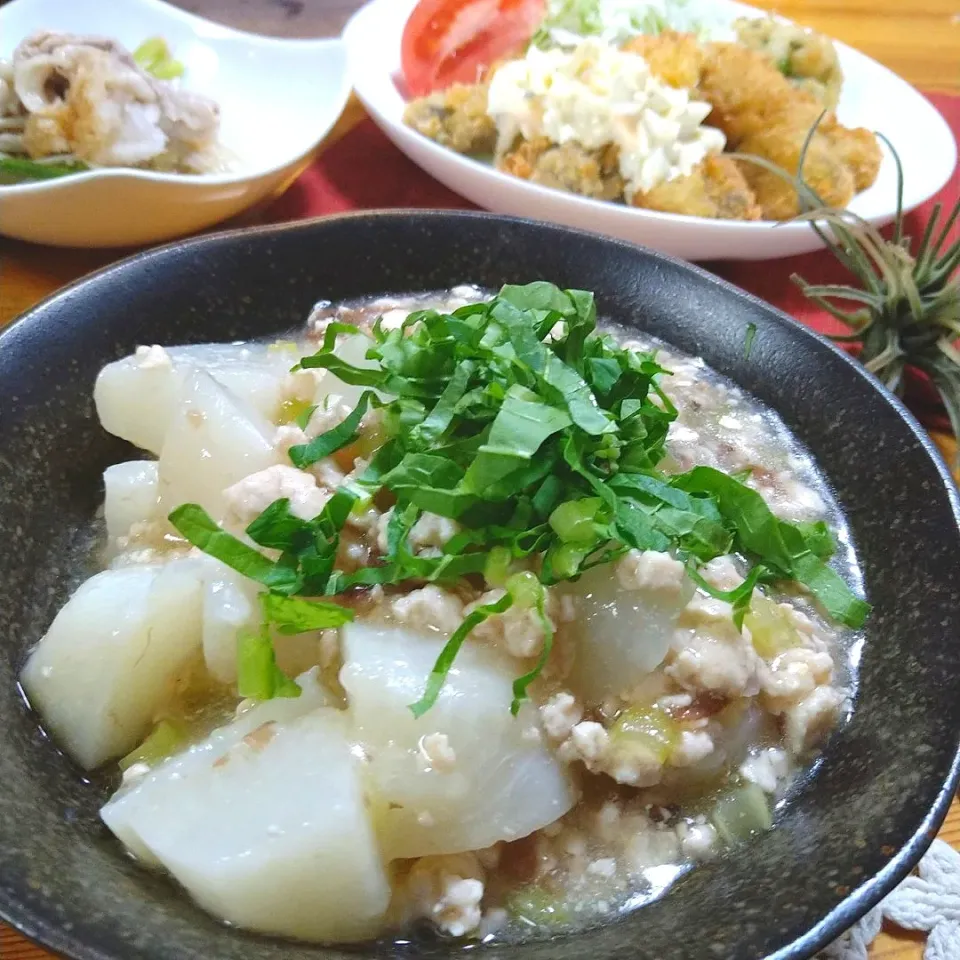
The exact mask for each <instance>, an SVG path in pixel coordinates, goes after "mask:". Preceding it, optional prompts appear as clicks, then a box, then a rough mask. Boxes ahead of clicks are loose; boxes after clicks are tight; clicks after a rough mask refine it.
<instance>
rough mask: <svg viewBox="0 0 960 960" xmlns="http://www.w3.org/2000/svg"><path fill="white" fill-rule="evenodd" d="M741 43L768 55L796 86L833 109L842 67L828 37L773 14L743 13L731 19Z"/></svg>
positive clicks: (838, 94) (838, 97)
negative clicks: (771, 15)
mask: <svg viewBox="0 0 960 960" xmlns="http://www.w3.org/2000/svg"><path fill="white" fill-rule="evenodd" d="M734 27H735V28H736V31H737V38H738V39H739V41H740V43H742V44H744V45H745V46H748V47H750V48H751V49H753V50H757V51H758V52H760V53H762V54H765V55H766V56H767V57H769V58H770V59H771V60H772V61H773V63H774V65H775V66H776V67H777V69H778V70H779V71H780V72H781V73H782V74H783V75H784V76H785V77H787V79H788V80H789V81H790V82H791V83H792V84H793V85H794V86H797V87H801V88H802V89H804V90H807V91H808V92H810V93H812V94H813V95H814V96H815V97H816V98H817V99H818V100H819V101H820V102H821V103H822V104H823V105H824V106H826V107H829V108H830V109H833V108H834V107H836V105H837V102H838V101H839V99H840V90H841V88H842V87H843V70H842V69H841V67H840V59H839V58H838V56H837V51H836V48H835V47H834V45H833V41H832V40H831V39H830V38H829V37H825V36H824V35H823V34H822V33H816V32H815V31H813V30H807V29H805V28H804V27H800V26H797V24H795V23H783V22H781V21H779V20H775V19H774V18H773V17H744V18H742V19H740V20H737V21H736V22H735V23H734Z"/></svg>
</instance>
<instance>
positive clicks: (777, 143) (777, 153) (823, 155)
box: [739, 124, 856, 220]
mask: <svg viewBox="0 0 960 960" xmlns="http://www.w3.org/2000/svg"><path fill="white" fill-rule="evenodd" d="M806 137H807V130H805V129H804V128H802V127H790V126H788V125H786V124H780V125H779V126H775V127H771V128H770V129H769V130H762V131H759V132H757V133H752V134H751V135H750V136H748V137H745V138H744V139H743V141H741V143H740V148H739V149H740V152H741V153H752V154H755V155H757V156H759V157H764V158H766V159H767V160H770V161H771V162H772V163H775V164H777V166H779V167H782V168H783V169H784V170H786V171H787V172H788V173H796V172H797V170H798V169H799V166H800V152H801V150H802V149H803V144H804V141H805V140H806ZM739 164H740V169H741V170H742V171H743V175H744V176H745V177H746V178H747V183H749V184H750V187H751V188H752V189H753V192H754V193H755V194H756V196H757V202H758V203H759V204H760V206H761V207H762V209H763V216H764V219H766V220H789V219H790V217H795V216H796V215H797V214H798V213H799V212H800V203H799V198H798V196H797V191H796V188H795V187H794V185H793V184H792V183H790V182H789V181H788V180H786V179H784V178H783V177H780V176H777V174H775V173H771V172H770V171H769V170H766V169H764V168H763V167H761V166H759V165H758V164H755V163H751V162H750V161H749V160H741V161H739ZM803 179H804V181H805V182H806V183H807V184H809V186H810V187H812V188H813V189H814V190H815V191H816V192H817V194H818V195H819V196H820V198H821V199H822V200H823V201H824V203H826V204H828V205H829V206H835V207H845V206H846V205H847V204H848V203H849V202H850V201H851V200H852V199H853V196H854V193H855V192H856V190H855V186H854V178H853V172H852V171H851V169H850V168H849V167H848V166H847V165H846V163H844V159H843V156H842V154H841V153H840V152H839V151H837V150H835V149H834V148H833V146H832V144H831V142H830V140H829V139H828V138H827V137H826V136H825V135H824V134H821V133H817V134H815V135H814V137H813V138H812V140H811V141H810V146H809V148H808V150H807V155H806V158H805V160H804V164H803Z"/></svg>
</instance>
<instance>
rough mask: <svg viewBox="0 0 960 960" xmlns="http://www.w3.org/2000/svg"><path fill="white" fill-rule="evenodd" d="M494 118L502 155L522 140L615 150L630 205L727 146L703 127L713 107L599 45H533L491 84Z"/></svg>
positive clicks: (634, 58)
mask: <svg viewBox="0 0 960 960" xmlns="http://www.w3.org/2000/svg"><path fill="white" fill-rule="evenodd" d="M487 112H488V113H489V114H490V116H491V117H492V118H493V119H494V121H495V122H496V124H497V129H498V133H499V141H500V142H499V145H498V152H502V151H504V150H507V149H509V147H510V144H511V143H512V142H513V140H514V139H515V138H516V137H517V135H522V136H523V137H524V138H525V139H527V140H533V139H535V138H536V137H546V138H547V139H549V140H551V141H552V142H553V143H557V144H563V143H567V142H569V141H576V142H577V143H580V144H581V145H582V146H584V147H586V148H587V149H588V150H598V149H600V148H601V147H604V146H606V145H608V144H616V145H617V146H618V147H619V148H620V159H619V163H620V173H621V174H622V176H623V178H624V181H625V182H626V185H627V186H626V195H627V199H630V198H631V197H632V196H633V194H634V193H636V192H638V191H639V192H642V193H645V192H646V191H648V190H651V189H653V187H655V186H656V185H657V184H659V183H662V182H664V181H666V180H673V179H674V178H676V177H681V176H686V175H688V174H689V173H691V172H692V170H693V168H694V167H695V166H696V165H697V164H698V163H700V161H701V160H703V159H704V157H706V156H707V155H708V154H712V153H720V152H721V151H722V150H723V147H724V144H725V142H726V141H725V138H724V136H723V134H722V133H721V132H720V131H719V130H717V129H715V128H714V127H707V126H703V121H704V120H705V119H706V117H707V114H708V113H709V112H710V104H708V103H704V102H702V101H699V100H692V99H691V98H690V93H689V91H687V90H677V89H675V88H673V87H670V86H668V85H667V84H665V83H663V82H662V81H660V80H658V79H657V78H656V77H654V76H653V75H652V74H651V72H650V68H649V66H648V65H647V62H646V61H645V60H644V59H643V57H640V56H638V55H637V54H635V53H627V52H624V51H622V50H619V49H617V48H616V47H612V46H609V45H607V44H605V43H603V42H602V41H601V40H597V39H593V38H590V39H586V40H584V41H583V42H582V43H580V44H578V45H577V46H576V47H574V48H573V49H569V50H565V49H556V48H555V49H551V50H541V49H539V48H537V47H535V46H531V47H530V49H529V50H528V51H527V54H526V56H525V57H523V58H522V59H519V60H512V61H509V62H508V63H505V64H503V66H501V67H500V68H499V69H497V71H496V72H495V73H494V75H493V78H492V80H491V81H490V91H489V95H488V100H487Z"/></svg>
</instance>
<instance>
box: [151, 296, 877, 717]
mask: <svg viewBox="0 0 960 960" xmlns="http://www.w3.org/2000/svg"><path fill="white" fill-rule="evenodd" d="M357 334H361V335H362V331H360V330H359V329H357V328H356V327H354V326H351V325H349V324H344V323H332V324H330V326H329V327H328V328H327V330H326V333H325V336H324V341H323V344H322V346H321V347H320V349H319V350H318V351H317V352H316V353H315V354H313V355H311V356H307V357H303V358H302V359H301V361H300V363H299V364H298V366H297V367H296V368H295V369H299V368H313V369H324V370H328V371H329V372H330V373H331V374H333V375H335V376H336V377H338V378H340V379H341V380H342V381H344V382H345V383H348V384H352V385H355V386H361V387H365V388H367V389H366V390H365V391H364V393H363V395H362V397H361V399H360V401H359V403H358V405H357V407H356V408H355V410H354V411H353V412H352V413H351V414H350V415H349V416H348V417H347V418H346V419H345V420H344V421H343V422H342V423H341V424H340V425H339V426H337V427H335V428H334V429H332V430H330V431H328V432H326V433H324V434H321V435H320V436H318V437H317V438H316V439H314V440H312V441H311V442H310V443H309V444H306V445H302V446H300V447H294V448H293V449H292V450H291V451H290V457H291V460H292V461H293V463H294V464H295V465H296V466H298V467H300V468H306V467H308V466H310V465H311V464H312V463H315V462H317V461H318V460H320V459H322V458H324V457H327V456H329V455H330V454H331V453H334V452H336V451H337V450H339V449H341V448H343V447H345V446H348V445H349V444H351V443H353V442H354V441H355V440H356V439H357V437H358V430H359V424H360V419H361V417H362V416H363V414H364V412H365V411H366V410H367V409H369V408H371V407H374V408H379V409H380V410H381V416H382V419H383V425H384V429H385V431H386V435H387V439H386V441H385V442H384V443H383V444H382V446H380V447H379V449H378V450H377V451H376V452H375V454H374V455H373V458H372V460H371V461H370V463H369V465H368V466H367V467H366V469H365V470H363V472H362V473H360V474H359V475H358V476H355V477H353V478H352V479H351V480H350V481H349V483H347V484H345V485H344V486H342V487H341V488H340V489H339V490H338V491H337V492H336V493H335V494H334V496H333V497H332V498H331V499H330V500H329V501H328V502H327V504H326V505H325V506H324V509H323V511H322V512H321V513H320V514H319V515H318V516H317V517H315V518H314V519H312V520H309V521H307V520H302V519H300V518H299V517H297V516H295V515H294V514H293V513H292V512H291V511H290V504H289V501H288V500H277V501H276V502H275V503H273V504H271V505H270V506H269V507H267V509H266V510H265V511H264V512H263V513H262V514H261V515H260V516H259V517H257V518H256V519H255V520H254V521H253V522H252V523H251V524H250V526H249V527H247V530H246V533H247V535H248V536H249V537H250V539H251V540H252V541H253V542H254V543H255V544H257V545H258V546H260V547H263V548H267V549H270V550H274V551H280V554H279V557H278V559H275V560H274V559H270V558H269V557H268V556H266V555H265V554H263V553H261V552H260V551H259V550H257V549H255V548H254V547H251V546H248V545H247V544H246V543H243V542H241V541H240V540H238V539H237V538H235V537H233V536H232V535H231V534H229V533H228V532H226V531H224V530H222V529H221V528H220V527H218V526H217V524H215V523H214V522H213V520H211V519H210V517H209V516H208V515H207V514H206V513H205V512H204V511H203V509H202V508H201V507H200V506H198V505H196V504H186V505H184V506H181V507H179V508H178V509H176V510H174V511H173V513H171V514H170V520H171V522H172V523H173V525H174V526H175V527H176V528H177V530H178V531H179V532H180V533H181V534H182V535H183V536H184V537H185V538H186V539H187V540H188V541H190V542H191V543H192V544H194V545H195V546H197V547H199V548H200V549H201V550H203V551H205V552H206V553H208V554H210V555H211V556H214V557H216V558H217V559H219V560H220V561H222V562H223V563H225V564H227V565H228V566H230V567H232V568H233V569H234V570H236V571H238V572H239V573H241V574H243V575H244V576H247V577H250V578H251V579H253V580H256V581H257V582H259V583H261V584H263V585H264V586H265V587H267V591H268V592H267V593H266V594H264V600H263V614H264V626H263V629H262V630H261V632H260V633H259V634H257V635H256V636H254V637H252V638H241V640H240V644H241V648H240V649H241V665H242V666H243V668H244V669H242V670H241V687H242V689H241V691H240V692H241V694H244V695H260V696H263V697H269V696H296V695H297V693H298V692H299V690H298V689H297V688H296V685H295V684H293V683H290V682H289V681H288V682H286V683H285V682H284V680H286V678H284V677H283V676H282V674H280V671H279V670H278V669H277V667H276V661H275V659H274V658H273V656H272V650H271V649H269V647H268V642H269V630H270V629H271V628H274V629H277V630H279V631H280V632H283V633H287V632H301V631H305V630H313V629H320V628H323V627H335V626H338V625H340V624H342V623H344V622H346V621H348V620H350V619H351V618H352V612H351V611H350V610H348V609H346V608H345V607H341V606H340V605H338V604H336V603H335V602H331V601H330V600H329V599H318V598H323V597H326V598H331V597H336V596H338V595H340V594H343V593H345V592H346V591H349V590H351V589H354V588H361V587H370V586H373V585H376V584H381V585H384V586H390V585H399V584H403V585H410V584H416V583H431V582H438V581H440V582H447V583H450V582H456V581H457V580H460V579H461V578H464V577H470V578H474V580H475V581H479V580H480V578H483V581H484V582H485V583H486V585H487V586H489V587H503V588H504V589H505V593H504V595H503V597H502V598H501V599H500V600H498V601H496V602H495V603H491V604H488V605H486V606H481V607H479V608H478V609H476V610H475V611H474V612H473V613H471V614H470V615H469V616H468V617H467V618H466V619H465V620H464V621H463V623H462V624H461V626H460V627H459V629H458V630H457V631H456V632H455V633H454V634H453V636H452V637H451V638H450V640H449V641H448V643H447V644H446V647H445V648H444V650H443V652H442V653H441V655H440V657H439V658H438V660H437V662H436V664H435V666H434V669H433V671H432V673H431V674H430V677H429V678H428V679H427V682H426V687H425V691H424V694H423V696H422V698H421V699H420V700H419V701H418V702H417V703H416V704H413V705H412V706H411V709H412V710H413V712H414V714H415V715H417V716H420V715H421V714H423V713H424V712H426V711H427V710H429V709H430V707H431V706H432V705H433V704H434V703H435V701H436V698H437V696H438V695H439V693H440V690H441V689H442V687H443V683H444V680H445V678H446V675H447V672H448V671H449V669H450V667H451V665H452V663H453V662H454V660H455V658H456V655H457V651H458V650H459V648H460V646H461V645H462V644H463V642H464V640H465V639H466V637H467V636H468V634H469V633H470V631H471V630H473V629H474V627H476V626H477V624H479V623H482V622H483V621H484V620H485V619H486V618H487V617H489V616H493V615H495V614H499V613H503V612H504V611H506V610H507V609H509V608H510V607H511V606H519V607H524V608H528V609H531V610H535V611H536V614H537V615H538V616H539V617H540V619H541V622H542V624H543V627H544V631H545V636H546V642H545V644H544V650H543V654H542V655H541V658H540V660H539V661H538V662H537V663H536V664H535V665H534V667H533V669H532V670H531V671H530V672H529V673H528V674H526V675H525V676H523V677H520V678H518V679H517V680H516V681H515V684H514V701H513V705H512V709H513V712H514V713H516V712H517V710H518V709H519V707H520V704H521V703H522V701H523V700H524V699H525V697H526V691H527V688H528V686H529V685H530V683H532V682H533V680H534V679H536V677H537V676H538V675H539V673H540V671H541V670H542V669H543V666H544V664H545V663H546V661H547V658H548V657H549V655H550V647H551V641H552V635H551V631H550V625H549V620H548V619H547V617H546V614H545V612H544V599H545V597H544V590H543V587H544V586H547V585H551V584H555V583H557V582H559V581H563V580H570V579H575V578H576V577H578V576H579V575H580V574H581V573H583V572H584V571H585V570H587V569H589V568H591V567H594V566H596V565H598V564H602V563H609V562H611V561H613V560H616V559H617V558H618V557H620V556H622V555H623V554H624V553H626V552H627V551H628V550H630V549H637V550H658V551H667V550H669V551H673V552H674V553H676V555H677V556H678V557H680V558H681V559H683V560H684V561H685V562H686V564H687V568H688V570H689V572H690V575H691V577H692V578H693V579H694V581H695V582H696V583H697V584H698V585H699V586H701V587H702V588H703V589H704V590H706V591H707V592H708V593H710V594H711V595H713V596H715V597H718V598H720V599H723V600H725V601H727V602H729V603H731V604H732V605H733V607H734V616H735V619H736V622H737V625H738V626H740V625H741V624H742V620H743V616H744V614H745V613H746V611H747V610H748V608H749V605H750V599H751V596H752V593H753V590H754V587H755V586H756V585H757V584H758V583H764V584H769V583H776V582H780V581H793V582H798V583H801V584H803V585H804V586H805V587H806V588H807V589H808V590H809V591H810V593H811V594H812V595H813V596H814V597H815V598H816V599H817V600H818V601H819V603H820V604H821V605H822V607H823V608H824V610H825V611H826V612H827V613H828V614H829V615H830V616H831V617H832V618H833V619H834V620H836V621H838V622H840V623H842V624H845V625H847V626H850V627H859V626H861V625H862V624H863V622H864V620H865V618H866V616H867V614H868V612H869V609H870V608H869V605H868V604H867V603H866V602H864V601H863V600H861V599H859V598H858V597H856V596H854V594H853V593H852V592H851V591H850V589H849V587H848V586H847V584H846V583H845V582H844V580H843V579H842V578H841V577H840V575H839V574H838V573H837V572H836V571H835V570H833V568H832V567H830V566H829V565H828V563H827V561H828V560H829V558H830V557H831V556H832V554H833V553H834V550H835V543H834V541H833V538H832V536H831V534H830V531H829V530H828V529H827V527H826V525H825V524H824V523H822V522H818V523H812V524H791V523H787V522H785V521H783V520H780V519H778V518H777V517H775V516H774V515H773V513H771V511H770V509H769V508H768V507H767V505H766V503H765V502H764V500H763V498H762V497H761V496H760V494H759V493H757V492H756V491H755V490H752V489H751V488H750V487H748V486H746V485H745V484H744V483H743V482H742V478H740V477H733V476H729V475H727V474H725V473H722V472H720V471H719V470H715V469H713V468H711V467H706V466H698V467H694V468H693V469H692V470H690V471H688V472H686V473H681V474H674V475H671V474H668V473H666V472H664V471H663V470H662V469H660V468H659V465H660V464H661V461H662V460H663V457H664V445H665V442H666V437H667V431H668V429H669V427H670V424H671V423H672V422H673V420H674V419H675V418H676V416H677V411H676V408H675V407H674V405H673V404H672V403H671V402H670V399H669V397H668V396H667V395H666V393H664V391H663V389H662V388H661V386H660V379H661V378H662V377H664V376H668V375H669V372H668V371H666V370H665V369H663V368H662V367H661V366H660V364H659V363H658V362H657V360H656V357H655V355H653V354H650V353H643V352H639V351H636V350H631V349H628V348H625V347H622V346H620V345H619V344H618V343H617V341H616V340H615V339H614V338H613V337H612V336H609V335H605V334H601V333H598V332H597V330H596V306H595V303H594V298H593V294H591V293H588V292H586V291H583V290H561V289H559V288H558V287H556V286H554V285H553V284H550V283H546V282H536V283H531V284H528V285H526V286H505V287H503V288H502V289H501V290H500V292H499V294H498V295H497V296H495V297H493V299H491V300H489V301H487V302H484V303H477V304H472V305H469V306H465V307H461V308H459V309H458V310H455V311H454V312H453V313H450V314H446V313H439V312H437V311H435V310H421V311H418V312H416V313H412V314H411V315H410V316H409V317H408V318H407V319H406V320H405V321H404V323H403V324H402V326H401V327H399V328H397V329H393V330H387V329H385V328H384V327H383V325H382V323H381V321H380V320H378V321H377V322H376V324H375V325H374V327H373V331H372V339H371V340H370V345H369V349H368V350H367V353H366V359H367V360H368V361H374V362H375V364H376V365H375V366H374V367H357V366H354V365H353V364H351V363H348V362H347V361H345V360H344V359H342V358H341V357H339V356H338V355H337V353H336V342H337V338H338V337H339V336H342V335H351V336H352V335H357ZM381 397H384V398H390V399H380V398H381ZM374 497H377V498H378V500H379V501H380V502H383V500H384V499H389V500H392V501H393V502H394V504H395V505H394V508H393V512H392V514H391V517H390V521H389V526H388V530H387V534H388V537H387V539H388V550H387V554H386V556H385V557H384V559H383V562H382V563H381V564H379V565H376V566H368V567H363V568H361V569H359V570H355V571H353V572H345V571H341V570H337V569H336V567H335V560H336V554H337V547H338V544H339V538H340V532H341V530H342V529H343V526H344V524H345V523H346V521H347V518H348V516H349V515H350V513H351V511H352V510H354V509H358V508H362V507H364V506H365V505H366V504H368V503H369V502H370V501H371V500H372V499H373V498H374ZM424 512H430V513H434V514H439V515H440V516H443V517H449V518H452V519H455V520H456V521H457V522H458V523H459V524H460V527H461V529H460V532H459V533H457V534H456V535H454V536H453V537H451V538H450V540H448V541H447V543H446V544H445V546H444V548H443V551H442V554H441V555H440V556H436V557H425V556H418V555H416V554H414V553H413V552H412V551H411V550H410V547H409V543H408V536H409V533H410V530H411V528H412V527H413V525H414V524H415V523H416V521H417V519H418V518H419V517H420V515H421V514H422V513H424ZM731 552H737V553H740V554H742V555H743V556H744V557H745V558H746V559H747V561H748V562H749V563H750V571H749V574H748V576H747V578H746V580H745V581H744V583H743V584H742V585H741V586H739V587H737V588H736V589H735V590H732V591H718V590H715V589H714V588H713V587H711V586H710V584H708V583H707V582H706V581H705V580H704V579H703V578H702V577H701V576H700V574H699V573H698V572H697V571H698V568H699V566H700V565H701V564H703V563H705V562H707V561H709V560H711V559H713V558H715V557H718V556H723V555H725V554H728V553H731ZM245 644H246V646H245ZM278 674H279V676H278ZM245 691H256V693H253V692H251V693H245Z"/></svg>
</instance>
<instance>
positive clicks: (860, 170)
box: [821, 120, 883, 193]
mask: <svg viewBox="0 0 960 960" xmlns="http://www.w3.org/2000/svg"><path fill="white" fill-rule="evenodd" d="M821 128H822V133H823V135H824V136H825V137H826V138H827V139H828V140H829V141H830V143H831V145H832V146H833V149H834V150H835V151H836V152H837V154H838V155H839V156H840V157H841V158H842V159H843V162H844V163H845V164H846V165H847V166H848V167H849V168H850V172H851V173H852V174H853V185H854V189H855V190H856V191H857V193H859V192H860V191H861V190H866V189H867V187H872V186H873V184H874V181H875V180H876V179H877V174H878V173H879V172H880V164H881V162H882V161H883V154H882V153H881V152H880V144H879V143H877V138H876V137H875V136H874V135H873V134H872V133H871V132H870V131H869V130H864V128H863V127H853V128H850V127H844V126H841V125H840V124H839V123H837V122H836V121H835V120H834V121H833V122H832V123H829V124H821Z"/></svg>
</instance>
